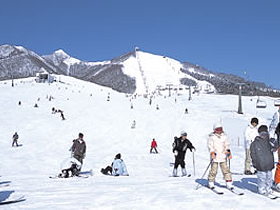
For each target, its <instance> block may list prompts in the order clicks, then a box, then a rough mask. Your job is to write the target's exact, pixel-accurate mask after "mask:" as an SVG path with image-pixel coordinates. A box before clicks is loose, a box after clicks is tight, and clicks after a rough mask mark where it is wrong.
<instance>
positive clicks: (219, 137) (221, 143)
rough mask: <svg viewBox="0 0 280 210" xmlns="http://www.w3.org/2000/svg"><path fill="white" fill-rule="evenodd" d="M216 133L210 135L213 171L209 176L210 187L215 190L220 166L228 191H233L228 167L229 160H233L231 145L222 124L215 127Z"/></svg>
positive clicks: (209, 143) (209, 146)
mask: <svg viewBox="0 0 280 210" xmlns="http://www.w3.org/2000/svg"><path fill="white" fill-rule="evenodd" d="M213 129H214V132H213V133H211V134H210V135H209V139H208V149H209V151H210V156H211V162H212V165H211V169H210V172H209V174H208V186H209V187H210V188H211V189H212V188H214V187H215V186H214V181H215V178H216V175H217V172H218V165H220V168H221V170H222V173H223V176H224V179H225V180H226V186H227V188H228V189H233V185H232V178H231V173H230V169H229V167H228V165H227V158H229V159H231V158H232V155H231V152H230V143H229V141H228V138H227V135H226V134H225V133H224V131H223V126H222V125H221V124H220V123H216V124H214V126H213Z"/></svg>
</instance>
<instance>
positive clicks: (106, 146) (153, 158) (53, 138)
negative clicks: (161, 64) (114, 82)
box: [0, 76, 279, 210]
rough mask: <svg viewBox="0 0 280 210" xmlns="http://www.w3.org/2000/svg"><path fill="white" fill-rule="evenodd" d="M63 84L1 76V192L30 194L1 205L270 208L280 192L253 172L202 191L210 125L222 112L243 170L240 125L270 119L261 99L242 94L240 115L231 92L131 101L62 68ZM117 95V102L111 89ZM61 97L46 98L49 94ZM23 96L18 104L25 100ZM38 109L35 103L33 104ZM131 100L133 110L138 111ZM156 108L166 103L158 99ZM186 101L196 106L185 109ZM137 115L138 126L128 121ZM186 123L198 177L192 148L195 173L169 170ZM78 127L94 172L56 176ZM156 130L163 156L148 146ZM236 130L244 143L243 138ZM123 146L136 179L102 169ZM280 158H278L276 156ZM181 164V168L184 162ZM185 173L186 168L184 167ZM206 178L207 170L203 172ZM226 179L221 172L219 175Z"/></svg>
mask: <svg viewBox="0 0 280 210" xmlns="http://www.w3.org/2000/svg"><path fill="white" fill-rule="evenodd" d="M60 80H61V83H53V84H37V83H35V82H34V78H28V79H21V80H15V87H12V86H11V81H1V82H0V104H1V106H0V107H1V108H0V109H1V120H0V128H1V132H0V160H1V161H0V175H1V177H0V182H1V183H4V182H6V181H10V182H11V183H10V185H9V186H6V187H1V188H0V198H2V199H3V198H6V197H7V196H10V197H11V198H12V197H13V196H14V197H17V196H21V195H25V198H26V201H24V202H21V203H17V204H11V205H9V206H5V207H4V206H3V208H2V209H40V210H45V209H67V210H69V209H129V210H130V209H141V210H143V209H161V210H162V209H196V210H200V209H224V208H226V209H264V208H266V209H273V208H277V207H279V201H278V200H270V199H268V198H265V197H262V196H260V195H258V194H256V192H257V179H256V176H245V175H233V181H234V185H235V187H236V189H238V190H242V191H244V192H245V195H243V196H237V195H234V194H233V193H231V192H230V191H228V190H226V189H223V188H222V187H221V188H219V190H223V191H224V195H217V194H215V193H213V192H211V191H210V190H209V189H207V188H205V187H201V188H199V189H198V190H195V188H196V186H197V182H196V180H197V181H198V182H199V183H206V181H205V180H200V178H201V176H202V174H203V172H204V170H205V169H206V167H207V165H208V163H209V153H208V150H207V147H206V142H207V137H208V134H209V133H210V132H211V131H212V126H213V123H215V122H217V121H219V120H221V121H222V123H223V125H224V130H225V131H226V133H227V134H228V136H229V138H230V141H231V149H232V154H233V159H232V160H231V170H232V172H234V173H236V174H238V173H242V172H243V170H244V154H245V152H244V147H243V143H242V142H243V141H242V139H243V132H244V129H245V127H246V125H247V124H248V122H249V120H250V119H251V117H253V116H257V117H259V119H260V121H261V122H262V123H267V124H268V123H269V122H270V120H271V118H272V116H273V114H274V112H275V111H276V110H277V108H276V107H274V106H273V99H271V98H263V99H266V102H267V104H268V107H267V108H266V109H264V110H256V108H255V105H256V100H257V97H243V98H242V99H243V111H244V113H245V114H244V115H238V114H237V113H236V110H237V104H238V101H237V100H238V97H237V96H232V95H203V94H200V95H193V97H192V99H193V100H192V101H188V98H189V97H188V95H181V96H178V97H177V102H175V96H172V97H164V96H159V97H157V98H155V99H153V101H152V105H149V100H148V99H145V98H141V97H139V98H136V99H132V102H130V98H129V97H126V96H125V95H124V94H120V93H117V92H114V91H112V90H110V89H108V88H104V87H101V86H97V85H95V84H92V83H89V82H84V81H80V80H77V79H74V78H70V77H64V76H60ZM108 95H110V101H107V97H108ZM50 96H52V97H53V98H54V99H52V100H51V101H49V97H50ZM19 101H21V105H18V102H19ZM35 103H37V104H38V106H39V107H38V108H34V104H35ZM131 103H133V109H131ZM157 105H158V106H159V110H157V109H156V106H157ZM52 107H55V108H56V109H61V110H63V111H64V115H65V118H66V120H64V121H63V120H61V117H60V115H59V114H52V111H51V109H52ZM185 108H188V111H189V114H185V113H184V112H185ZM133 120H135V121H136V128H135V129H131V124H132V122H133ZM181 130H185V131H186V132H187V133H188V138H189V139H190V140H191V141H192V143H193V144H194V146H195V147H196V152H195V164H196V171H195V172H196V175H195V176H193V159H192V158H193V156H192V154H191V153H190V152H189V151H188V152H187V156H186V162H187V172H188V173H190V174H192V176H191V177H188V178H187V177H178V178H174V177H170V175H171V174H172V167H170V166H169V164H170V162H173V161H174V157H173V154H172V149H171V145H172V142H173V137H174V136H175V135H179V134H180V131H181ZM16 131H17V132H18V134H19V144H22V146H21V147H17V148H16V147H11V145H12V135H13V133H14V132H16ZM79 132H82V133H84V139H85V141H86V143H87V156H86V159H85V161H84V166H83V169H82V171H89V170H90V169H93V173H94V174H93V176H92V177H89V178H87V179H82V178H71V179H49V176H50V175H55V174H57V173H59V171H60V163H61V162H62V161H64V160H65V159H66V158H68V157H70V152H69V148H70V146H71V145H72V140H73V139H74V138H77V135H78V133H79ZM152 138H155V139H156V140H157V143H158V149H159V154H149V149H150V143H151V140H152ZM238 138H239V141H240V143H238ZM117 153H121V154H122V158H123V160H124V161H125V162H126V165H127V168H128V172H129V175H130V176H129V177H111V176H104V175H102V174H101V173H100V169H101V168H102V167H106V166H107V165H109V164H111V162H112V160H113V158H114V156H115V155H116V154H117ZM275 160H276V159H275ZM179 172H181V170H179ZM179 174H180V173H179ZM205 178H207V176H205ZM216 181H217V182H218V183H220V184H221V185H224V180H223V178H222V175H221V172H220V171H219V174H218V177H217V179H216Z"/></svg>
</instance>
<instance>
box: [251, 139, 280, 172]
mask: <svg viewBox="0 0 280 210" xmlns="http://www.w3.org/2000/svg"><path fill="white" fill-rule="evenodd" d="M277 148H278V143H277V141H276V140H275V139H274V138H269V135H268V134H266V135H263V134H262V135H260V136H257V137H256V138H255V140H254V141H253V142H252V144H251V146H250V152H251V158H252V162H253V166H254V167H255V168H256V169H257V170H258V171H271V170H272V169H273V168H274V156H273V152H274V151H276V150H277Z"/></svg>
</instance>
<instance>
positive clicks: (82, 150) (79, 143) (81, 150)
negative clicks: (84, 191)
mask: <svg viewBox="0 0 280 210" xmlns="http://www.w3.org/2000/svg"><path fill="white" fill-rule="evenodd" d="M71 156H72V157H74V158H76V159H77V160H78V161H79V162H80V163H81V166H82V165H83V159H84V158H85V157H86V142H85V141H84V134H82V133H79V137H78V138H77V139H74V140H73V145H72V147H71Z"/></svg>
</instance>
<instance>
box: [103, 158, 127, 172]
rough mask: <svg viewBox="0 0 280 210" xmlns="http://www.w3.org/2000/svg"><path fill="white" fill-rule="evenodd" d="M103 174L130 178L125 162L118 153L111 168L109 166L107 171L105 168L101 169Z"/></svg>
mask: <svg viewBox="0 0 280 210" xmlns="http://www.w3.org/2000/svg"><path fill="white" fill-rule="evenodd" d="M109 172H110V173H109ZM101 173H102V174H104V175H113V176H129V174H128V172H127V168H126V165H125V163H124V161H123V160H122V159H121V154H120V153H118V154H117V155H116V156H115V159H114V161H113V162H112V164H111V166H107V167H106V168H105V169H104V168H102V169H101Z"/></svg>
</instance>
